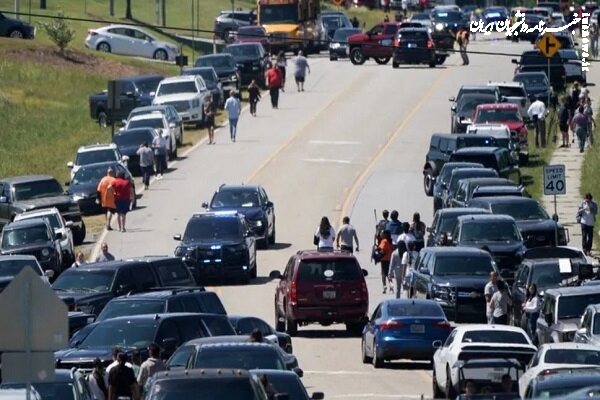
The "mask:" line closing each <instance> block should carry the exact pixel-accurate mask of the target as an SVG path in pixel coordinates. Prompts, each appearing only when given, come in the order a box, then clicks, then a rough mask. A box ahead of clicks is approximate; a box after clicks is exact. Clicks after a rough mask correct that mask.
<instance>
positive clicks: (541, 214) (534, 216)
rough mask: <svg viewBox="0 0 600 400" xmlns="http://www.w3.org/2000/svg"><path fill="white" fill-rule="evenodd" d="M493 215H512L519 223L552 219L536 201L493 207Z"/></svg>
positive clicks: (495, 205)
mask: <svg viewBox="0 0 600 400" xmlns="http://www.w3.org/2000/svg"><path fill="white" fill-rule="evenodd" d="M491 209H492V213H493V214H502V215H510V216H511V217H513V218H514V219H515V220H517V221H525V220H538V219H550V216H549V215H548V213H546V211H545V210H544V208H543V207H542V206H541V205H540V204H539V203H538V202H534V201H531V202H530V201H528V202H520V201H519V202H515V203H499V204H492V205H491Z"/></svg>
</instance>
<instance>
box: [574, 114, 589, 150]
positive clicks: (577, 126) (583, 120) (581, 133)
mask: <svg viewBox="0 0 600 400" xmlns="http://www.w3.org/2000/svg"><path fill="white" fill-rule="evenodd" d="M572 123H573V130H574V131H575V135H576V136H577V140H578V141H579V152H580V153H583V150H584V148H585V141H586V139H587V135H588V117H587V116H586V115H585V114H584V109H583V106H580V107H579V108H578V109H577V111H576V112H575V115H574V116H573V121H572Z"/></svg>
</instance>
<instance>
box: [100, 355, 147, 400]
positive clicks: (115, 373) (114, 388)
mask: <svg viewBox="0 0 600 400" xmlns="http://www.w3.org/2000/svg"><path fill="white" fill-rule="evenodd" d="M117 361H118V362H119V364H118V365H117V366H116V367H114V368H112V369H111V370H110V373H109V374H108V400H117V399H119V398H128V399H133V400H140V391H139V388H138V384H137V380H136V379H135V374H134V373H133V369H132V368H129V367H128V366H126V365H125V363H126V362H127V355H126V354H125V353H119V355H118V356H117Z"/></svg>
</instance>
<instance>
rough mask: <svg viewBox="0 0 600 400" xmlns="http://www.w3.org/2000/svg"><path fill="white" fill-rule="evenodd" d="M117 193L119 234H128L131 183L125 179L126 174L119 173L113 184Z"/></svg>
mask: <svg viewBox="0 0 600 400" xmlns="http://www.w3.org/2000/svg"><path fill="white" fill-rule="evenodd" d="M112 187H113V189H114V191H115V205H116V208H117V223H118V225H119V232H126V230H125V217H126V215H127V213H128V212H129V205H130V204H131V200H132V199H131V183H130V182H129V180H128V179H126V178H125V172H123V171H119V172H118V173H117V179H115V181H114V182H113V184H112Z"/></svg>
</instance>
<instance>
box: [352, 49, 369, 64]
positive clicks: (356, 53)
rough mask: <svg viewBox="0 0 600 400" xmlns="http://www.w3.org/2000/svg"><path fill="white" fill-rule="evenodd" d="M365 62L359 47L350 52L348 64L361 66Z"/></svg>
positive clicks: (365, 59)
mask: <svg viewBox="0 0 600 400" xmlns="http://www.w3.org/2000/svg"><path fill="white" fill-rule="evenodd" d="M365 61H367V58H366V57H365V55H364V54H363V52H362V50H361V49H360V47H355V48H353V49H352V50H351V51H350V62H351V63H352V64H354V65H362V64H364V63H365Z"/></svg>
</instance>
